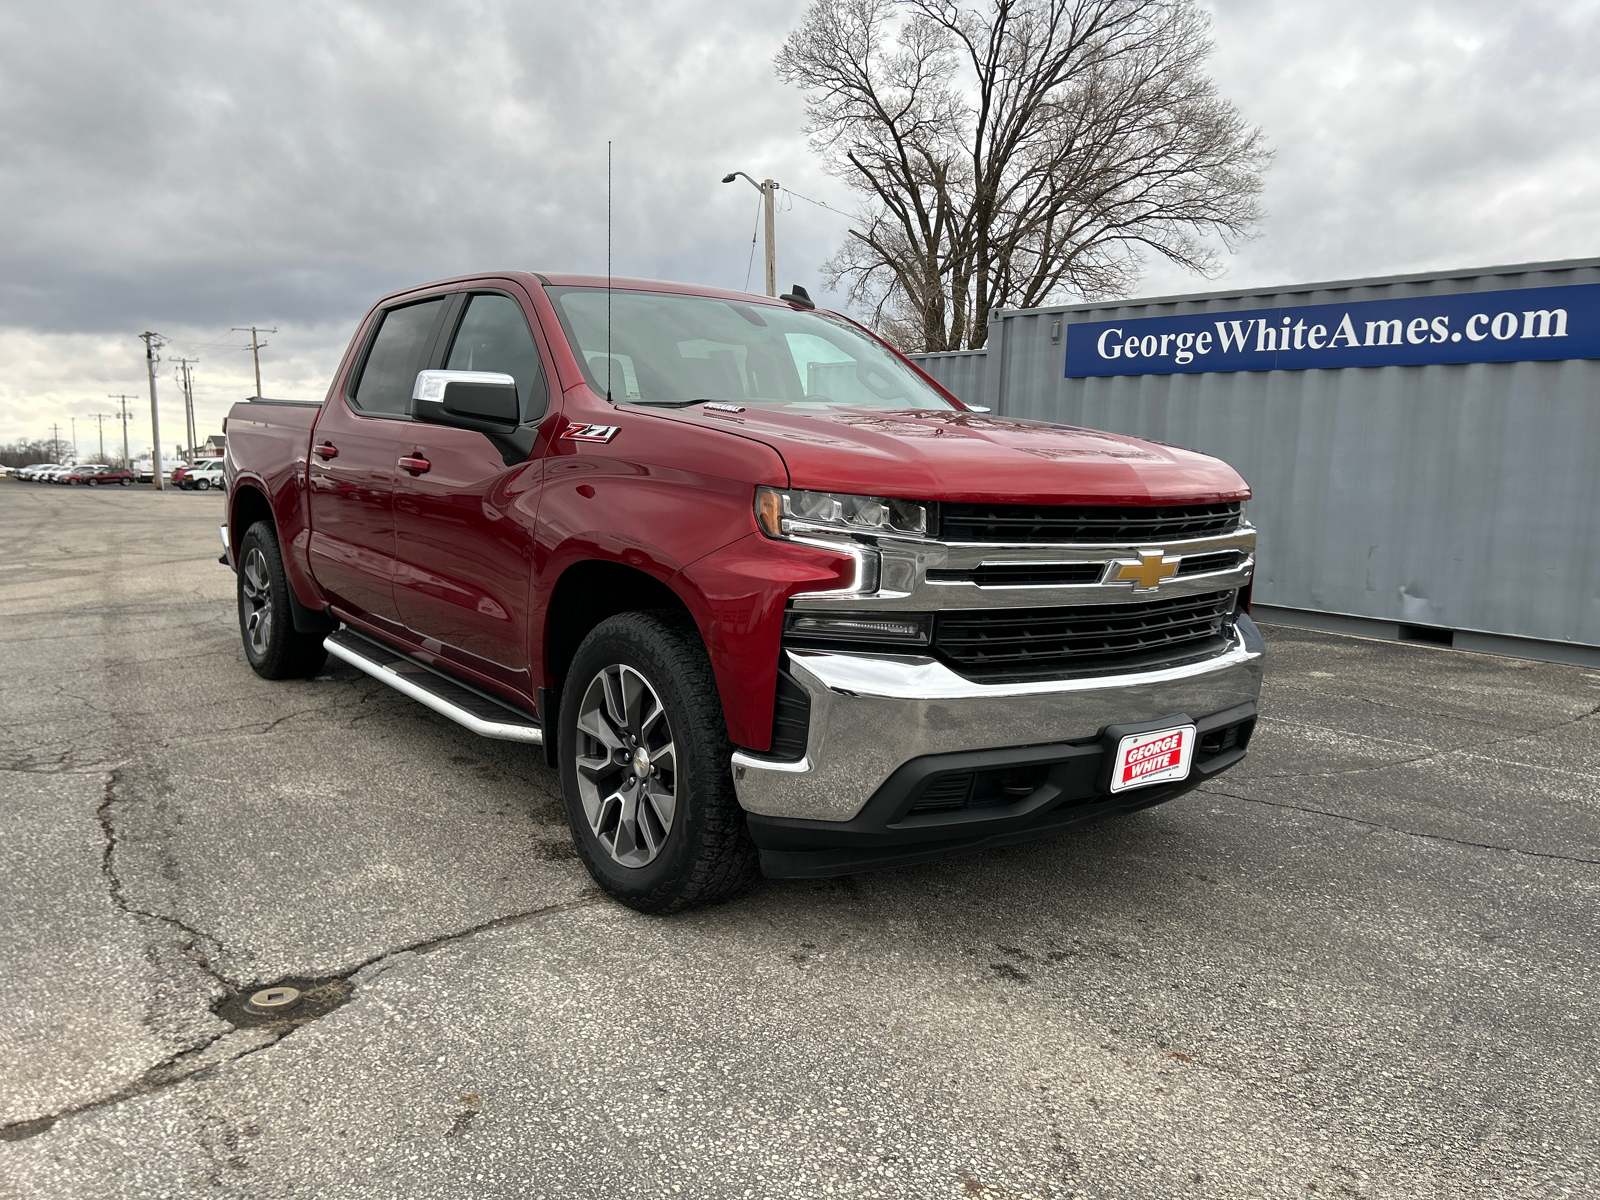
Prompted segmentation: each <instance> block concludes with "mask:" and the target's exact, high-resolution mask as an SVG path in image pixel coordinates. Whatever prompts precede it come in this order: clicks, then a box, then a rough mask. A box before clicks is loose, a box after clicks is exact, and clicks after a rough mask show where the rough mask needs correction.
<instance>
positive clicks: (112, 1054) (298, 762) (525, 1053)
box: [0, 480, 1600, 1200]
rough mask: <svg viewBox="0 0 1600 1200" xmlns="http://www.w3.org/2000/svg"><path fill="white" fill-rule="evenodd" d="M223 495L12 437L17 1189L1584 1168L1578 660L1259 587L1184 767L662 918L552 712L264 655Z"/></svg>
mask: <svg viewBox="0 0 1600 1200" xmlns="http://www.w3.org/2000/svg"><path fill="white" fill-rule="evenodd" d="M219 513H220V502H219V501H218V499H217V498H216V497H215V496H213V497H211V498H210V499H209V500H206V499H205V498H204V497H197V496H191V495H183V496H178V495H173V494H166V495H163V494H157V493H154V492H152V491H151V490H149V489H147V488H136V489H131V490H124V489H116V490H111V491H108V490H106V489H100V490H99V491H96V492H88V491H84V490H81V489H77V490H73V491H72V492H70V493H66V492H65V491H64V490H63V491H58V490H56V489H50V488H42V487H38V488H34V487H29V486H28V485H24V484H18V483H16V482H15V481H6V480H0V566H3V572H4V573H3V574H0V680H3V683H0V692H3V700H0V714H3V718H0V724H3V729H0V1127H3V1129H0V1192H4V1194H7V1195H17V1196H40V1197H93V1196H129V1197H134V1196H137V1197H162V1196H171V1197H186V1196H195V1195H217V1196H229V1197H233V1196H237V1197H278V1196H315V1197H319V1198H323V1197H368V1196H402V1197H412V1196H440V1197H445V1196H448V1197H477V1196H530V1197H538V1196H546V1197H555V1196H562V1197H628V1196H641V1197H654V1196H683V1197H690V1196H693V1197H717V1198H720V1197H816V1196H835V1195H837V1196H894V1197H915V1198H919V1200H920V1198H922V1197H966V1196H989V1197H1007V1198H1020V1197H1028V1196H1038V1197H1066V1196H1082V1197H1188V1196H1194V1197H1247V1196H1273V1197H1287V1196H1296V1197H1308V1196H1320V1195H1331V1196H1363V1197H1366V1196H1372V1197H1377V1196H1404V1197H1417V1196H1428V1197H1432V1196H1441V1197H1443V1196H1449V1197H1457V1196H1483V1197H1503V1196H1541V1197H1543V1196H1551V1197H1554V1196H1567V1195H1571V1196H1583V1195H1588V1194H1592V1192H1593V1190H1594V1188H1595V1186H1596V1185H1597V1184H1600V1138H1597V1130H1600V1087H1597V1081H1600V1052H1597V1044H1596V1036H1597V1029H1600V1019H1597V1013H1596V1004H1595V1000H1594V989H1595V984H1596V977H1595V976H1596V972H1595V963H1596V958H1597V948H1596V945H1597V939H1596V929H1597V925H1600V920H1597V918H1600V716H1597V713H1600V674H1597V673H1595V672H1593V671H1588V670H1585V669H1582V668H1577V667H1561V666H1550V665H1544V664H1538V663H1530V662H1523V661H1519V660H1512V659H1502V658H1492V657H1484V656H1475V655H1469V654H1463V653H1459V652H1454V651H1448V650H1441V649H1434V648H1430V647H1419V646H1409V645H1398V644H1389V643H1382V642H1374V641H1365V640H1360V639H1353V638H1341V637H1333V636H1327V635H1321V634H1313V633H1306V632H1300V631H1296V630H1289V629H1281V628H1268V629H1267V631H1266V632H1267V635H1268V642H1269V646H1270V650H1271V654H1272V658H1271V664H1270V670H1269V676H1268V682H1267V689H1266V694H1265V696H1264V698H1263V712H1264V719H1263V721H1262V724H1261V726H1260V728H1259V730H1258V732H1257V735H1256V740H1255V742H1254V744H1253V747H1252V754H1251V757H1250V758H1249V759H1248V760H1247V761H1246V762H1245V763H1244V764H1243V765H1241V766H1240V767H1238V768H1236V769H1235V770H1234V771H1232V772H1230V773H1229V774H1227V775H1225V776H1223V777H1222V778H1220V779H1219V780H1218V781H1216V782H1215V783H1214V784H1213V785H1210V786H1208V787H1207V788H1205V789H1204V790H1202V791H1200V792H1197V793H1195V794H1192V795H1190V796H1188V797H1185V798H1183V799H1181V800H1178V801H1176V802H1174V803H1172V804H1170V805H1166V806H1163V807H1160V808H1157V809H1153V810H1150V811H1147V812H1144V813H1140V814H1136V815H1133V816H1131V817H1127V818H1123V819H1121V820H1118V821H1114V822H1109V823H1105V824H1101V825H1098V826H1095V827H1091V828H1089V829H1086V830H1083V831H1081V832H1079V833H1077V834H1075V835H1072V836H1069V837H1066V838H1063V839H1060V840H1056V841H1052V842H1046V843H1040V844H1036V845H1032V846H1027V847H1021V848H1013V849H1009V850H1005V851H998V852H993V853H989V854H985V855H981V856H978V857H975V858H970V859H965V860H959V861H956V862H950V863H944V864H939V865H936V866H931V867H919V868H912V869H907V870H902V871H895V872H887V873H881V874H874V875H864V876H860V877H855V878H847V879H839V880H831V881H827V882H821V883H814V882H790V883H765V884H763V885H761V886H760V887H759V888H758V889H757V890H756V891H754V892H753V893H751V894H749V895H747V896H746V897H744V898H742V899H740V900H737V901H735V902H733V903H731V904H728V905H725V906H723V907H720V908H714V909H709V910H702V911H698V912H693V913H690V914H687V915H683V916H678V917H672V918H650V917H643V916H640V915H638V914H636V913H633V912H631V911H629V910H627V909H625V908H622V907H619V906H617V905H615V904H612V903H610V902H608V901H606V900H604V899H602V898H600V897H599V896H598V894H597V893H596V891H595V889H593V888H592V887H591V886H590V884H589V882H588V878H587V876H586V875H585V874H584V872H583V870H582V868H581V867H580V866H579V864H578V863H577V862H576V860H575V859H574V858H573V857H572V854H571V850H570V847H569V841H568V834H567V831H566V827H565V825H564V822H563V819H562V816H561V813H560V808H559V803H558V800H557V799H556V791H555V789H556V783H555V780H554V777H553V776H552V775H551V773H550V772H548V771H547V770H546V769H545V768H544V767H543V765H542V759H541V758H540V756H539V754H538V753H537V752H536V751H535V752H530V751H529V750H527V749H525V748H518V747H516V746H513V745H510V744H506V743H496V742H487V741H482V740H479V739H477V738H475V737H474V736H473V735H471V734H469V733H467V732H465V731H464V730H461V729H459V728H457V727H456V726H454V725H452V724H450V723H448V722H447V721H445V720H444V719H443V718H440V717H437V716H435V715H434V714H432V713H430V712H429V711H427V710H426V709H424V708H422V707H421V706H420V705H417V704H414V703H412V702H411V701H408V700H406V699H405V698H404V697H402V696H400V695H398V694H396V693H394V692H391V691H389V690H388V689H386V688H384V687H382V686H381V685H380V684H377V683H376V682H374V681H372V680H370V679H368V678H366V677H365V676H362V675H360V674H358V673H357V672H355V671H354V670H353V669H351V668H347V667H344V666H342V665H339V664H336V663H335V664H330V669H329V670H328V672H327V673H326V675H325V676H324V677H322V678H319V679H316V680H312V681H306V682H303V683H292V684H283V683H279V684H273V683H267V682H265V681H263V680H260V679H258V678H257V677H256V676H255V675H254V674H252V673H251V671H250V670H249V668H248V667H247V666H246V664H245V660H244V657H243V654H242V652H241V650H240V646H239V637H238V631H237V626H236V623H235V619H234V613H233V606H232V588H233V576H232V574H231V573H230V572H229V571H227V570H226V569H225V568H224V567H221V566H219V565H218V564H217V562H216V557H217V552H218V550H219V545H218V540H217V531H216V526H217V522H218V519H219ZM286 980H287V981H293V982H295V983H296V984H298V985H299V986H302V987H304V988H306V989H307V990H308V992H309V993H310V998H309V999H308V1001H307V1002H306V1003H305V1004H304V1005H303V1006H302V1008H301V1009H299V1010H296V1011H295V1012H293V1013H291V1014H289V1017H288V1018H285V1019H280V1020H278V1021H276V1022H274V1021H271V1020H266V1019H262V1018H254V1017H249V1016H247V1015H245V1014H243V1013H241V1011H240V1010H239V1008H238V1005H237V996H238V994H239V993H240V992H241V991H245V992H248V991H249V990H251V989H252V987H253V986H255V985H265V984H270V983H278V982H282V981H286ZM219 1014H220V1015H219ZM225 1018H226V1019H225Z"/></svg>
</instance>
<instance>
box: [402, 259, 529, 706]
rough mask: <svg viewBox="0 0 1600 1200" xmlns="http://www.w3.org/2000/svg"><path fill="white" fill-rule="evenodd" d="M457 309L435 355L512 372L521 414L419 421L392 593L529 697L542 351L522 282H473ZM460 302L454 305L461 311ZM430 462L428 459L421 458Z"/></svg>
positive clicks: (446, 647) (472, 664)
mask: <svg viewBox="0 0 1600 1200" xmlns="http://www.w3.org/2000/svg"><path fill="white" fill-rule="evenodd" d="M462 299H463V301H464V303H462V304H461V305H460V306H459V307H458V308H456V309H455V311H454V312H453V313H452V318H451V326H452V328H450V329H449V330H447V331H446V332H445V333H444V334H443V335H442V336H441V338H440V350H439V353H438V354H436V355H435V361H436V362H438V363H439V365H440V366H442V367H444V368H445V369H447V370H456V371H499V372H503V373H505V374H507V375H510V376H511V377H512V378H514V379H515V380H516V381H517V397H518V400H519V401H520V403H521V405H522V425H521V427H520V429H519V430H518V431H517V434H516V435H514V436H512V437H509V438H490V437H489V436H488V435H486V434H482V433H475V432H472V431H470V430H466V429H451V428H448V427H446V426H443V425H433V424H429V423H427V422H423V421H418V422H415V423H414V424H412V425H411V426H410V428H409V430H408V434H409V436H410V438H411V442H410V443H409V446H410V458H411V464H412V465H411V466H410V468H409V469H405V468H403V469H401V470H400V472H399V474H398V477H397V479H396V483H395V535H396V546H395V557H396V559H397V571H396V577H395V580H396V584H395V597H396V603H397V604H398V606H399V610H400V617H401V620H402V621H403V622H404V623H405V624H406V626H407V627H408V628H409V629H410V630H411V632H412V634H413V635H414V636H416V637H417V638H420V639H422V641H423V643H424V645H425V646H427V647H428V648H429V649H430V650H431V649H434V647H435V646H437V647H438V649H437V650H436V651H435V652H436V653H439V654H441V655H442V656H444V657H446V658H448V659H450V660H452V661H453V662H455V663H457V664H459V665H460V666H463V667H466V668H468V669H469V670H472V671H474V672H476V673H477V674H479V675H480V676H482V677H483V679H484V680H485V681H486V682H492V683H494V684H497V685H500V687H499V690H506V689H510V690H512V691H515V692H516V693H518V694H519V696H521V697H527V698H530V699H531V697H532V694H533V683H532V679H531V677H530V675H529V663H528V605H529V599H530V595H531V587H532V577H533V523H534V516H535V512H536V509H537V503H538V492H537V486H536V485H537V474H536V472H535V471H533V470H532V469H531V468H532V467H533V465H534V463H535V461H536V460H537V459H538V458H539V457H540V455H542V454H543V452H544V448H545V446H546V445H547V442H548V439H547V437H545V436H541V428H542V423H543V422H544V418H545V417H546V416H547V414H548V412H549V409H550V387H549V383H548V379H549V376H548V375H547V373H546V370H547V362H546V358H545V356H544V355H542V354H541V344H540V340H539V339H538V338H537V337H536V335H535V333H534V329H535V328H536V327H537V322H536V321H534V320H532V319H531V318H532V313H531V312H530V311H528V310H529V307H530V306H529V305H527V303H526V301H525V299H524V297H523V295H522V292H521V289H520V288H517V287H515V285H513V284H511V283H509V282H507V283H506V284H505V285H503V287H495V286H493V285H490V286H486V287H484V288H481V289H474V290H472V291H471V292H469V293H467V294H466V295H464V296H463V297H462ZM457 313H459V316H457V315H456V314H457ZM424 464H425V465H424Z"/></svg>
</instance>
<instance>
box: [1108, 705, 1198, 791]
mask: <svg viewBox="0 0 1600 1200" xmlns="http://www.w3.org/2000/svg"><path fill="white" fill-rule="evenodd" d="M1103 736H1104V745H1105V767H1104V769H1103V770H1102V772H1101V777H1100V789H1101V791H1103V792H1108V793H1110V794H1111V795H1113V796H1115V795H1118V794H1120V793H1122V792H1131V791H1134V790H1136V789H1138V788H1145V787H1152V786H1154V785H1156V784H1161V783H1181V782H1182V781H1183V780H1186V779H1188V778H1189V774H1190V772H1191V770H1192V769H1193V767H1194V751H1195V744H1196V743H1197V742H1198V741H1199V732H1198V730H1197V729H1196V726H1195V722H1194V720H1193V719H1192V718H1191V717H1189V716H1188V715H1187V714H1185V713H1174V714H1172V715H1171V716H1169V717H1161V718H1159V719H1157V720H1154V721H1141V722H1139V723H1138V724H1135V725H1110V726H1107V727H1106V730H1105V733H1104V735H1103Z"/></svg>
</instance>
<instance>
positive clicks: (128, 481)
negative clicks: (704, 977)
mask: <svg viewBox="0 0 1600 1200" xmlns="http://www.w3.org/2000/svg"><path fill="white" fill-rule="evenodd" d="M121 482H122V486H123V487H132V486H133V480H131V479H124V480H122V481H121Z"/></svg>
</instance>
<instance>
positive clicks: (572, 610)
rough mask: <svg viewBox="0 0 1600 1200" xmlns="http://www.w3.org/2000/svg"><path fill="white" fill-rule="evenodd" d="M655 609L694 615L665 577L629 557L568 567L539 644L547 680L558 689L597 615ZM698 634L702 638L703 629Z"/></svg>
mask: <svg viewBox="0 0 1600 1200" xmlns="http://www.w3.org/2000/svg"><path fill="white" fill-rule="evenodd" d="M653 609H672V610H676V611H678V612H682V613H685V614H687V615H688V616H689V617H690V618H691V619H693V617H694V613H693V611H692V609H691V608H690V606H689V604H688V603H687V602H686V601H685V599H684V598H683V597H682V596H680V595H679V594H678V592H677V591H676V590H674V589H673V588H672V587H671V586H670V585H669V584H668V583H666V582H665V581H663V580H661V579H658V578H656V577H655V576H654V575H651V574H650V573H649V572H647V571H643V570H640V569H639V568H638V567H635V566H631V565H629V564H628V563H623V562H617V561H615V560H612V559H598V558H589V559H583V560H580V561H578V562H575V563H573V564H572V565H571V566H569V567H567V569H566V570H564V571H563V572H562V573H561V576H560V578H559V579H557V580H556V583H555V586H554V587H553V588H552V589H551V591H550V600H549V603H548V604H547V605H546V606H545V619H544V633H543V638H542V645H543V650H544V655H543V661H544V677H545V680H546V684H547V686H548V687H549V688H550V689H552V690H553V691H557V692H559V691H560V690H561V688H562V686H563V684H564V683H565V681H566V677H567V671H568V669H569V668H570V667H571V666H572V660H573V657H574V656H575V655H576V654H577V652H578V646H579V644H580V643H581V642H582V641H583V639H584V638H585V637H586V636H588V633H589V631H590V630H591V629H593V628H594V627H595V626H596V625H598V624H600V622H601V621H604V620H605V619H606V618H607V617H614V616H616V615H618V614H619V613H625V612H648V611H650V610H653ZM696 627H697V628H698V627H699V622H698V621H696ZM701 637H702V640H704V632H703V631H702V634H701Z"/></svg>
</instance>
